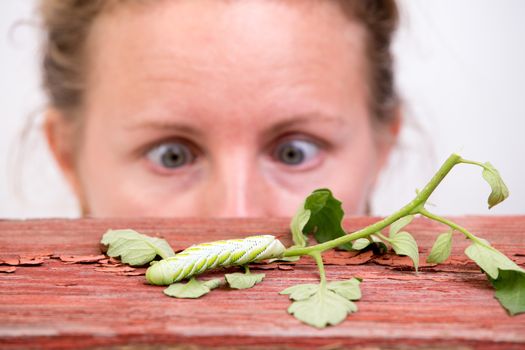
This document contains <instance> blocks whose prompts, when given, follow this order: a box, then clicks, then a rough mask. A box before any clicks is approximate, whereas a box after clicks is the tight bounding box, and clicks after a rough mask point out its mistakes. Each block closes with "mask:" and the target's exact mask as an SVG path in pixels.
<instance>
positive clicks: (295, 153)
mask: <svg viewBox="0 0 525 350" xmlns="http://www.w3.org/2000/svg"><path fill="white" fill-rule="evenodd" d="M303 159H304V154H303V152H302V151H301V150H299V149H297V148H296V147H293V146H290V145H288V146H286V147H284V149H283V152H282V161H283V162H284V163H286V164H292V165H296V164H299V163H301V162H302V161H303Z"/></svg>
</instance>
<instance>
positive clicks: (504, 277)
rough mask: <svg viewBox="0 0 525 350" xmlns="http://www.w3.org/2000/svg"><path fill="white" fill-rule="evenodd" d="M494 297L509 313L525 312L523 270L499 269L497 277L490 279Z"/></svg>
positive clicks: (524, 277)
mask: <svg viewBox="0 0 525 350" xmlns="http://www.w3.org/2000/svg"><path fill="white" fill-rule="evenodd" d="M491 282H492V285H493V286H494V289H496V293H495V297H496V298H497V299H498V300H499V302H500V304H501V305H502V306H503V307H504V308H505V309H507V311H508V312H509V314H511V315H517V314H519V313H523V312H525V271H515V270H500V272H499V275H498V278H497V279H491Z"/></svg>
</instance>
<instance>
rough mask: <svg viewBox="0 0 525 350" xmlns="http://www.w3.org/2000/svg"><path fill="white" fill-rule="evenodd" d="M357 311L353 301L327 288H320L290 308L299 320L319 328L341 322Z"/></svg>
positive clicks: (290, 311)
mask: <svg viewBox="0 0 525 350" xmlns="http://www.w3.org/2000/svg"><path fill="white" fill-rule="evenodd" d="M356 311H357V306H356V305H355V304H354V303H353V302H351V301H350V300H348V299H346V298H344V297H342V296H340V295H339V294H337V293H335V292H333V291H331V290H329V289H327V288H319V289H318V290H317V292H315V293H314V294H313V295H311V296H310V297H309V298H307V299H304V300H299V301H294V302H293V303H292V305H290V307H289V308H288V312H289V313H290V314H292V315H294V316H295V318H297V319H298V320H299V321H302V322H304V323H306V324H308V325H310V326H314V327H317V328H324V327H326V326H328V325H336V324H338V323H341V322H342V321H344V319H345V318H346V316H347V315H348V314H349V313H352V312H356Z"/></svg>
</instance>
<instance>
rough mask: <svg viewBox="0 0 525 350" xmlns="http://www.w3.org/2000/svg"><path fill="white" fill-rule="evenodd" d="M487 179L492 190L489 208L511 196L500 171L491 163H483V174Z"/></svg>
mask: <svg viewBox="0 0 525 350" xmlns="http://www.w3.org/2000/svg"><path fill="white" fill-rule="evenodd" d="M481 175H482V176H483V178H484V179H485V181H487V182H488V184H489V185H490V188H491V189H492V191H491V192H490V195H489V198H488V200H487V202H488V204H489V209H491V208H492V207H493V206H495V205H497V204H499V203H501V202H503V201H504V200H505V199H506V198H507V197H508V196H509V189H508V188H507V186H506V185H505V183H504V182H503V179H502V178H501V175H500V174H499V171H498V170H497V169H496V168H494V166H493V165H492V164H490V163H488V162H487V163H485V164H483V172H482V174H481Z"/></svg>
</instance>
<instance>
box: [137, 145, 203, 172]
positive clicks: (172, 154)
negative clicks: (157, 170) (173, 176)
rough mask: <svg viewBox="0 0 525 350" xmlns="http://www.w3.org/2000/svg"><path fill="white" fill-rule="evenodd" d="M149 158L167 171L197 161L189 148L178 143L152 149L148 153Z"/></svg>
mask: <svg viewBox="0 0 525 350" xmlns="http://www.w3.org/2000/svg"><path fill="white" fill-rule="evenodd" d="M147 157H148V159H149V160H150V161H152V162H153V163H154V164H156V165H158V166H160V167H163V168H165V169H175V168H180V167H182V166H184V165H188V164H191V163H192V162H193V161H194V160H195V155H194V154H193V153H192V151H191V150H190V148H189V147H188V146H186V145H184V144H182V143H176V142H170V143H163V144H161V145H158V146H156V147H154V148H152V149H151V150H150V151H149V152H148V153H147Z"/></svg>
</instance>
